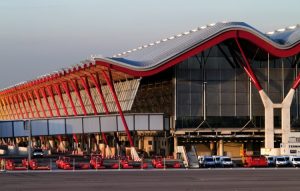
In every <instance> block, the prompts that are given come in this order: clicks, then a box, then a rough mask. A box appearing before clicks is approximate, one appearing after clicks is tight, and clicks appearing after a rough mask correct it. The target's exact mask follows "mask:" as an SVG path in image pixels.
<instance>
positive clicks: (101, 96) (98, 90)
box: [90, 74, 109, 114]
mask: <svg viewBox="0 0 300 191" xmlns="http://www.w3.org/2000/svg"><path fill="white" fill-rule="evenodd" d="M90 78H91V80H92V82H93V83H94V85H95V87H96V89H97V92H98V94H99V96H100V99H101V103H102V105H103V108H104V111H105V113H106V114H109V111H108V108H107V105H106V102H105V99H104V96H103V93H102V90H101V86H100V83H99V80H98V77H97V79H96V78H95V76H94V75H93V74H91V75H90Z"/></svg>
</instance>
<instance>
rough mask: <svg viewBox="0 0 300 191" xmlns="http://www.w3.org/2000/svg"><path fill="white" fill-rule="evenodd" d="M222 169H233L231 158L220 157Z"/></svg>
mask: <svg viewBox="0 0 300 191" xmlns="http://www.w3.org/2000/svg"><path fill="white" fill-rule="evenodd" d="M220 164H221V167H223V168H224V167H233V162H232V160H231V158H230V157H220Z"/></svg>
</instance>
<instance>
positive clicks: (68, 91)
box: [62, 82, 77, 116]
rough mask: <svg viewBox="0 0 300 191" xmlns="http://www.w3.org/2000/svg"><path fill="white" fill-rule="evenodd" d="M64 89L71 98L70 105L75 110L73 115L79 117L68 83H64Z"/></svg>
mask: <svg viewBox="0 0 300 191" xmlns="http://www.w3.org/2000/svg"><path fill="white" fill-rule="evenodd" d="M62 88H63V89H64V91H65V93H66V94H67V96H68V98H69V101H70V104H71V107H72V110H73V114H74V115H75V116H77V111H76V108H75V105H74V102H73V99H72V96H71V93H70V90H69V87H68V84H67V83H66V82H63V83H62Z"/></svg>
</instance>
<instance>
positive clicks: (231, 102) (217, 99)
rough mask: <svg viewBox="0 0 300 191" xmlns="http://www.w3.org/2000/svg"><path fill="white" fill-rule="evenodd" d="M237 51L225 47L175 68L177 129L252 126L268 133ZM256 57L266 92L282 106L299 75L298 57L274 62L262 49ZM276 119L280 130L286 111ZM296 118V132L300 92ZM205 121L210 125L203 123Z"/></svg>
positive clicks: (294, 105) (255, 65) (294, 111)
mask: <svg viewBox="0 0 300 191" xmlns="http://www.w3.org/2000/svg"><path fill="white" fill-rule="evenodd" d="M243 47H246V46H245V44H244V46H243ZM245 49H246V48H245ZM236 50H237V49H236V47H234V46H229V44H228V43H227V44H220V45H218V46H215V47H213V48H211V49H208V50H206V51H204V52H202V53H200V54H198V55H196V56H193V57H190V58H189V59H187V60H185V61H183V62H182V63H180V64H178V65H176V66H175V69H174V73H175V80H176V83H175V86H176V128H197V127H198V128H205V127H214V128H222V127H228V128H230V127H236V128H238V127H240V128H241V127H243V126H244V125H245V124H246V123H247V122H249V121H251V122H250V123H248V127H258V128H263V127H264V107H263V104H262V101H261V99H260V97H259V93H258V90H257V89H256V88H255V87H254V86H253V85H252V84H251V83H250V80H249V78H248V76H247V74H246V73H245V72H244V70H243V69H242V68H241V67H240V66H241V65H240V62H241V61H242V59H241V56H240V54H239V51H236ZM245 52H246V54H247V53H249V52H248V51H245ZM249 55H250V53H249ZM249 55H247V56H248V57H250V56H249ZM251 57H252V58H251V59H249V60H250V62H251V66H252V69H253V71H254V73H255V75H256V76H257V78H258V80H259V82H260V83H261V86H262V87H263V89H264V90H265V91H266V93H267V95H269V97H270V99H271V100H272V101H273V102H274V103H281V102H282V100H283V98H284V96H285V95H286V94H287V92H288V91H289V90H290V88H291V86H292V82H293V80H294V79H295V77H296V74H297V73H298V70H299V69H298V66H297V63H296V61H295V60H297V59H296V58H297V56H296V57H290V58H284V59H277V58H271V57H268V53H267V52H264V51H262V50H259V49H257V51H256V52H254V53H251ZM268 58H269V59H268ZM204 94H205V95H206V96H204ZM274 113H275V117H274V125H275V127H280V126H281V110H279V109H278V110H274ZM250 116H252V117H250ZM291 118H292V119H291V122H292V126H293V127H297V126H299V122H298V119H299V92H298V90H297V91H296V94H295V97H294V100H293V103H292V107H291ZM205 119H206V120H205ZM250 119H251V120H250ZM204 120H205V121H206V123H202V122H203V121H204ZM201 123H202V124H203V125H201V126H199V125H200V124H201Z"/></svg>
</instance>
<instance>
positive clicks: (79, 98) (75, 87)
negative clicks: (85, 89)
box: [70, 80, 87, 115]
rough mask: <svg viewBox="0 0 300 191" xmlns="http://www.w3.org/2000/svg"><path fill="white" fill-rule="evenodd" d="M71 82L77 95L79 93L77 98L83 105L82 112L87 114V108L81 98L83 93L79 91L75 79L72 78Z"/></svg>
mask: <svg viewBox="0 0 300 191" xmlns="http://www.w3.org/2000/svg"><path fill="white" fill-rule="evenodd" d="M70 83H71V86H72V88H73V90H74V91H75V93H76V95H77V98H78V100H79V103H80V106H81V109H82V112H83V114H84V115H87V112H86V109H85V107H84V104H83V101H82V98H81V95H80V92H79V91H78V88H77V86H76V84H75V83H74V81H73V80H70Z"/></svg>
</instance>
